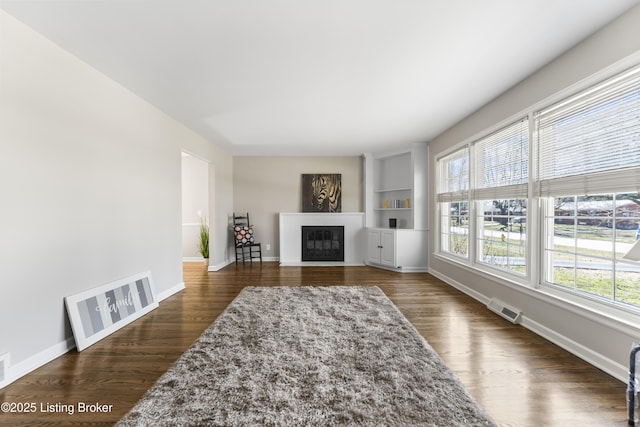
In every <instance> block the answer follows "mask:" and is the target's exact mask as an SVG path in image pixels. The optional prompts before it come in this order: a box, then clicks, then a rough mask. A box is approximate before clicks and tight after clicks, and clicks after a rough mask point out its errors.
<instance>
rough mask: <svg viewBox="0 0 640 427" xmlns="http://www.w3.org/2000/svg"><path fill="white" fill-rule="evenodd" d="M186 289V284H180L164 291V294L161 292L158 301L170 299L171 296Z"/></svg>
mask: <svg viewBox="0 0 640 427" xmlns="http://www.w3.org/2000/svg"><path fill="white" fill-rule="evenodd" d="M183 289H184V282H182V283H178V284H177V285H175V286H173V287H171V288H169V289H167V290H164V291H162V292H160V293H159V294H158V301H163V300H165V299H167V298H169V297H170V296H171V295H174V294H177V293H178V292H180V291H182V290H183Z"/></svg>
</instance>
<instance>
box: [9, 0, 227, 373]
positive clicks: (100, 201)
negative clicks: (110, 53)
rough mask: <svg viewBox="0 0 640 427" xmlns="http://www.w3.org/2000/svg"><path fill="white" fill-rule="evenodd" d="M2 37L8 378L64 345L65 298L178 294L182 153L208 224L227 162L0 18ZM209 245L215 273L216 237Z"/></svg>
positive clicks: (219, 204)
mask: <svg viewBox="0 0 640 427" xmlns="http://www.w3.org/2000/svg"><path fill="white" fill-rule="evenodd" d="M0 32H1V33H0V70H1V72H0V236H1V237H0V263H1V264H0V289H1V292H2V296H1V298H0V304H1V306H0V354H2V353H5V352H10V353H11V362H12V363H11V367H10V371H9V377H10V378H15V377H16V376H19V375H22V374H24V373H26V372H28V371H29V370H31V369H33V368H35V367H36V366H37V365H39V364H41V363H44V362H46V361H47V359H50V358H53V357H56V356H58V355H59V354H61V353H63V352H64V351H66V350H68V348H69V346H70V345H72V340H71V337H72V334H71V329H70V327H69V323H68V320H67V316H66V313H65V308H64V303H63V299H64V297H65V296H66V295H70V294H75V293H77V292H80V291H83V290H87V289H89V288H92V287H95V286H98V285H101V284H104V283H107V282H111V281H114V280H116V279H119V278H122V277H125V276H129V275H132V274H135V273H138V272H141V271H145V270H150V271H151V273H152V275H153V279H154V281H155V285H156V288H157V291H158V293H160V294H161V295H170V294H171V293H172V292H174V291H176V290H179V289H180V287H181V286H182V268H181V261H182V254H181V246H182V242H181V207H180V206H181V188H180V181H181V173H180V170H181V151H182V150H183V149H185V150H186V151H189V152H192V153H194V154H196V155H198V156H199V157H201V158H203V159H207V160H208V161H209V162H210V188H211V189H212V197H211V198H212V199H213V197H214V195H215V197H217V201H216V204H215V212H214V218H213V221H214V222H216V223H225V222H226V220H227V215H228V213H229V212H230V211H231V208H232V203H233V198H232V193H231V180H232V165H231V163H232V162H231V156H230V155H229V154H227V153H225V152H224V151H222V150H220V149H218V148H216V147H215V146H214V145H213V144H211V143H209V142H208V141H206V140H204V139H203V138H201V137H200V136H198V135H197V134H195V133H193V132H192V131H190V130H188V129H187V128H185V127H184V126H182V125H180V124H179V123H177V122H176V121H174V120H172V119H170V118H169V117H168V116H166V115H165V114H163V113H162V112H160V111H159V110H157V109H156V108H154V107H153V106H151V105H150V104H148V103H147V102H145V101H144V100H142V99H140V98H139V97H137V96H135V95H134V94H132V93H130V92H129V91H127V90H126V89H124V88H123V87H121V86H120V85H118V84H117V83H115V82H113V81H112V80H110V79H108V78H106V77H105V76H104V75H102V74H100V73H99V72H97V71H96V70H94V69H92V68H91V67H89V66H87V65H86V64H85V63H83V62H81V61H80V60H78V59H77V58H75V57H74V56H72V55H71V54H69V53H68V52H66V51H64V50H62V49H60V48H59V47H57V46H56V45H54V44H52V43H51V42H49V41H48V40H47V39H45V38H43V37H41V36H40V35H39V34H37V33H35V32H34V31H32V30H30V29H29V28H27V27H26V26H24V25H22V24H21V23H19V22H18V21H16V20H15V19H14V18H12V17H11V16H9V15H7V14H5V13H4V12H2V11H0ZM212 212H213V211H212ZM213 240H214V242H213V244H212V251H213V253H214V254H215V257H216V258H215V259H216V260H218V262H221V261H223V260H225V259H226V258H227V257H228V254H229V249H228V243H227V239H226V235H225V236H224V239H221V238H220V237H219V236H214V239H213Z"/></svg>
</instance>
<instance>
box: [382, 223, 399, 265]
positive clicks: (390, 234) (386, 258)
mask: <svg viewBox="0 0 640 427" xmlns="http://www.w3.org/2000/svg"><path fill="white" fill-rule="evenodd" d="M380 235H381V236H380V240H381V242H382V244H381V246H382V248H380V249H381V254H380V264H382V265H388V266H390V267H395V266H396V233H395V231H393V230H385V231H381V232H380Z"/></svg>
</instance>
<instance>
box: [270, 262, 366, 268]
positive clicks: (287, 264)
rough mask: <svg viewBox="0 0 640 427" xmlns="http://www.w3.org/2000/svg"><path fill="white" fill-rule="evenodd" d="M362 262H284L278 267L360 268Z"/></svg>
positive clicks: (362, 264)
mask: <svg viewBox="0 0 640 427" xmlns="http://www.w3.org/2000/svg"><path fill="white" fill-rule="evenodd" d="M362 266H364V262H343V261H284V262H281V263H280V267H362Z"/></svg>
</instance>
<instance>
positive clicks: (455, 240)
mask: <svg viewBox="0 0 640 427" xmlns="http://www.w3.org/2000/svg"><path fill="white" fill-rule="evenodd" d="M438 164H439V172H440V173H439V189H438V210H439V212H440V250H441V251H442V252H446V253H450V254H455V255H458V256H462V257H467V256H468V255H469V148H468V147H465V148H463V149H461V150H458V151H456V152H454V153H452V154H450V155H448V156H446V157H443V158H442V159H440V160H439V162H438Z"/></svg>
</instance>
